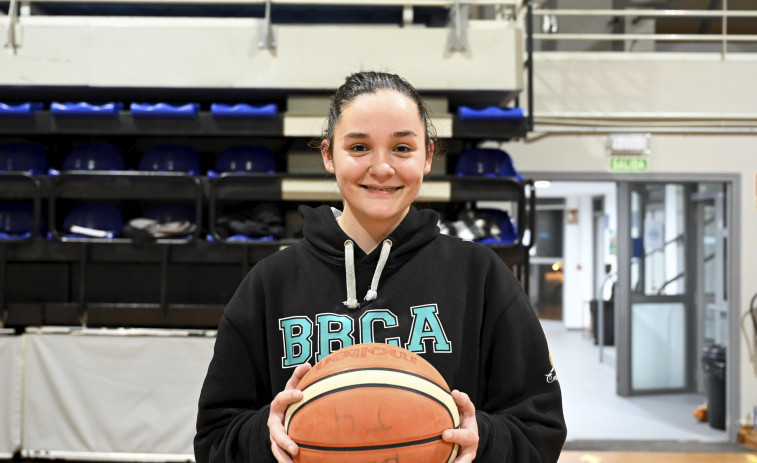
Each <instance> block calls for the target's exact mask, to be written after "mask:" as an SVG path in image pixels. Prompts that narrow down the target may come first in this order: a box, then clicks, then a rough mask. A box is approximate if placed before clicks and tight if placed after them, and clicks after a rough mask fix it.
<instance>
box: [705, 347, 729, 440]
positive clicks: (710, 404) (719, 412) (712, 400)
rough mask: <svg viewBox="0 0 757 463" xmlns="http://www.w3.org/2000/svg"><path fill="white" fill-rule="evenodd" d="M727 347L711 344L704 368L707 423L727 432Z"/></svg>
mask: <svg viewBox="0 0 757 463" xmlns="http://www.w3.org/2000/svg"><path fill="white" fill-rule="evenodd" d="M725 365H726V362H725V346H721V345H720V344H711V345H708V346H706V347H705V348H704V352H703V354H702V368H703V369H704V373H705V376H706V377H707V422H708V423H709V424H710V427H712V428H715V429H721V430H725Z"/></svg>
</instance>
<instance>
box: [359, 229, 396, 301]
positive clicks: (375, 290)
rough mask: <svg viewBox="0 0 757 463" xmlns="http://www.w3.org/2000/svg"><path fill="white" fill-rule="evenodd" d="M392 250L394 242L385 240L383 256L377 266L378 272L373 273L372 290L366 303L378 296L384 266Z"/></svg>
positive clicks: (367, 296)
mask: <svg viewBox="0 0 757 463" xmlns="http://www.w3.org/2000/svg"><path fill="white" fill-rule="evenodd" d="M391 249H392V240H384V243H383V244H382V245H381V254H380V255H379V261H378V264H376V271H375V272H373V280H371V289H369V290H368V293H367V294H366V295H365V300H366V301H372V300H374V299H376V297H377V296H378V284H379V279H381V272H383V271H384V265H386V261H387V260H388V259H389V251H390V250H391Z"/></svg>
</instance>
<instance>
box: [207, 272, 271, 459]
mask: <svg viewBox="0 0 757 463" xmlns="http://www.w3.org/2000/svg"><path fill="white" fill-rule="evenodd" d="M255 273H256V272H255V271H254V270H253V272H251V274H250V275H248V277H247V278H246V279H245V281H244V282H243V284H242V285H240V287H239V289H238V290H237V292H236V294H235V295H234V297H233V298H232V299H231V301H230V302H229V304H228V305H227V307H226V310H225V311H224V315H223V318H222V319H221V322H220V323H219V326H218V334H217V338H216V343H215V349H214V353H213V359H212V360H211V362H210V366H209V367H208V373H207V376H206V377H205V382H204V383H203V386H202V391H201V393H200V400H199V410H198V415H197V434H196V435H195V439H194V451H195V459H196V461H197V463H224V462H225V463H249V462H275V461H276V460H275V459H274V457H273V455H272V453H271V450H270V445H271V444H270V439H269V434H268V425H267V420H268V409H269V406H270V402H271V400H272V393H271V386H270V380H269V379H268V378H269V375H268V373H267V372H268V362H267V358H266V354H265V351H266V349H263V348H259V349H252V348H251V346H250V343H249V340H255V342H256V343H257V344H258V345H260V346H264V345H265V339H266V335H265V328H264V327H265V323H264V317H263V312H262V310H263V309H262V307H264V302H263V296H262V291H259V290H255V287H256V286H259V285H256V284H255V278H254V274H255Z"/></svg>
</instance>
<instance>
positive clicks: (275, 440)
mask: <svg viewBox="0 0 757 463" xmlns="http://www.w3.org/2000/svg"><path fill="white" fill-rule="evenodd" d="M309 370H310V364H303V365H300V366H298V367H297V368H295V370H294V372H293V373H292V377H291V378H289V381H287V384H286V386H285V388H284V390H283V391H281V392H279V393H278V394H276V397H274V398H273V401H271V409H270V411H269V415H268V432H269V434H270V437H271V451H272V452H273V456H274V457H276V461H278V462H282V463H293V462H292V458H291V457H290V455H297V453H298V452H299V448H298V447H297V444H295V442H294V441H293V440H292V439H290V438H289V436H288V435H287V433H286V429H284V415H285V414H286V410H287V407H289V404H292V403H294V402H297V401H298V400H301V399H302V391H300V390H299V389H297V385H298V384H299V383H300V381H301V380H302V377H303V376H305V373H307V372H308V371H309Z"/></svg>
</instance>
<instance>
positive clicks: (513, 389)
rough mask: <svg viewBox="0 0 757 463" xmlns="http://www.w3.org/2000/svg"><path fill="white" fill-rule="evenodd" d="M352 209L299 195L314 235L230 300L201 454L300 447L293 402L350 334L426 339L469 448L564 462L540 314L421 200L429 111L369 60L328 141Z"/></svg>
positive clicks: (261, 454) (458, 438)
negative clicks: (315, 366)
mask: <svg viewBox="0 0 757 463" xmlns="http://www.w3.org/2000/svg"><path fill="white" fill-rule="evenodd" d="M320 148H321V154H322V157H323V163H324V165H325V167H326V170H328V171H329V172H331V173H333V174H334V175H335V177H336V182H337V185H338V187H339V191H340V192H341V194H342V196H343V198H344V203H343V204H344V205H343V210H342V211H339V210H336V209H332V208H329V207H327V206H321V207H319V208H316V209H313V208H309V207H304V206H303V207H301V208H300V213H301V214H302V215H303V217H304V218H305V227H304V230H303V234H304V238H303V239H302V240H301V241H299V242H298V243H297V244H296V245H294V246H291V247H289V248H287V249H285V250H283V251H281V252H279V253H276V254H274V255H273V256H271V257H269V258H267V259H264V260H262V261H261V262H259V263H258V264H257V265H256V266H255V267H254V268H253V269H252V271H251V272H250V274H249V275H248V276H247V277H246V278H245V280H244V281H243V282H242V284H241V285H240V287H239V289H238V290H237V292H236V294H235V295H234V297H233V298H232V300H231V301H230V302H229V304H228V306H227V307H226V310H225V312H224V316H223V319H222V320H221V322H220V325H219V328H218V337H217V340H216V345H215V353H214V356H213V360H212V361H211V364H210V367H209V370H208V374H207V377H206V379H205V383H204V385H203V388H202V393H201V396H200V402H199V415H198V419H197V435H196V437H195V457H196V459H197V462H198V463H206V462H218V463H221V462H226V463H232V462H239V463H241V462H245V463H246V462H273V461H279V462H291V461H292V459H291V455H295V454H296V453H297V452H298V448H297V446H296V444H295V443H294V442H293V441H292V440H291V439H289V438H288V437H287V435H286V432H285V431H284V427H283V416H284V412H285V410H286V408H287V406H288V405H289V404H290V403H292V402H295V401H297V400H299V399H300V397H301V394H302V393H301V392H300V391H298V390H297V389H295V387H296V385H297V383H298V382H299V380H300V379H301V378H302V376H303V375H304V374H305V373H306V372H307V371H308V369H309V368H310V364H312V363H314V362H316V361H318V360H320V359H322V358H323V357H325V356H326V355H328V354H329V353H331V352H333V351H335V350H338V349H340V348H342V347H345V346H347V345H352V344H356V343H364V342H382V343H389V344H394V345H397V346H401V347H403V348H405V349H408V350H411V351H413V352H416V353H419V354H421V355H422V356H423V357H424V358H426V359H427V360H428V361H429V362H431V363H432V364H433V365H434V366H435V367H436V368H437V369H438V370H439V371H440V373H441V374H442V376H444V378H445V379H446V381H447V383H448V384H449V385H450V387H451V388H453V389H454V392H453V397H454V399H455V402H456V403H457V405H458V408H459V410H460V416H461V426H460V429H450V430H447V431H445V432H444V434H443V439H444V440H447V441H450V442H456V443H458V444H460V452H459V454H458V457H457V459H456V462H460V463H463V462H472V461H474V458H475V461H477V462H497V463H504V462H522V463H526V462H528V463H536V462H555V461H557V458H558V456H559V454H560V450H561V448H562V445H563V442H564V440H565V435H566V428H565V422H564V419H563V413H562V401H561V400H562V399H561V393H560V387H559V384H558V382H557V381H556V376H555V374H554V370H553V365H552V364H551V360H550V355H549V351H548V349H547V343H546V340H545V338H544V333H543V331H542V329H541V326H540V324H539V321H538V319H537V318H536V315H535V314H534V311H533V309H532V308H531V305H530V303H529V301H528V297H527V296H526V295H525V293H524V292H523V290H522V288H521V286H520V283H519V282H518V281H517V280H516V279H515V277H514V276H513V275H512V273H511V272H510V271H509V269H508V268H507V266H505V264H504V263H503V262H502V261H501V259H499V257H497V256H496V254H495V253H494V252H492V251H491V250H490V249H488V248H486V247H485V246H481V245H478V244H474V243H471V242H463V241H460V240H459V239H456V238H452V237H449V236H445V235H440V234H439V229H438V227H437V223H438V220H439V217H438V215H437V214H436V213H435V212H433V211H431V210H417V209H416V208H415V207H414V206H413V204H412V203H413V201H414V200H415V198H416V196H417V195H418V192H419V191H420V188H421V184H422V181H423V176H424V175H425V174H427V173H429V171H430V169H431V162H432V159H433V155H434V141H433V139H432V127H431V124H430V122H429V116H428V112H427V109H426V107H425V105H424V103H423V101H422V99H421V97H420V96H419V94H418V93H417V92H416V90H415V89H414V88H413V87H412V86H411V85H410V84H409V83H407V82H406V81H405V80H403V79H402V78H400V77H398V76H396V75H391V74H384V73H374V72H361V73H357V74H353V75H351V76H349V77H348V78H347V80H346V82H345V83H344V84H343V85H342V86H341V87H340V88H339V89H338V90H337V92H336V94H335V96H334V99H333V102H332V105H331V109H330V112H329V116H328V121H327V128H326V133H325V135H324V137H323V140H322V142H321V145H320Z"/></svg>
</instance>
